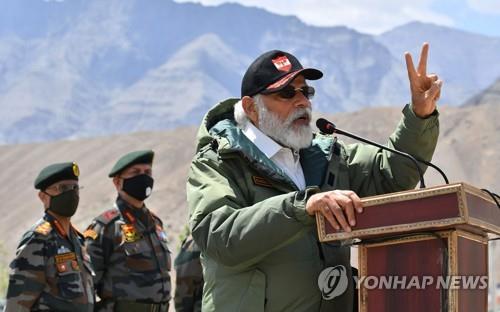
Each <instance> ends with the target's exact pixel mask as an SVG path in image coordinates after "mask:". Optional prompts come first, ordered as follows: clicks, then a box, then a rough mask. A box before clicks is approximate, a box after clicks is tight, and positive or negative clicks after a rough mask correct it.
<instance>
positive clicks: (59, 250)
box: [57, 246, 71, 255]
mask: <svg viewBox="0 0 500 312" xmlns="http://www.w3.org/2000/svg"><path fill="white" fill-rule="evenodd" d="M68 252H71V250H69V248H68V247H66V246H61V247H59V248H57V254H58V255H61V254H65V253H68Z"/></svg>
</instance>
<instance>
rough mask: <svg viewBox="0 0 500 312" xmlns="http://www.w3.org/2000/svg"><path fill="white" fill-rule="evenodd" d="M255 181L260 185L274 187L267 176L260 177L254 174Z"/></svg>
mask: <svg viewBox="0 0 500 312" xmlns="http://www.w3.org/2000/svg"><path fill="white" fill-rule="evenodd" d="M252 180H253V183H254V184H255V185H258V186H264V187H273V185H272V184H271V182H269V181H268V180H266V178H263V177H258V176H252Z"/></svg>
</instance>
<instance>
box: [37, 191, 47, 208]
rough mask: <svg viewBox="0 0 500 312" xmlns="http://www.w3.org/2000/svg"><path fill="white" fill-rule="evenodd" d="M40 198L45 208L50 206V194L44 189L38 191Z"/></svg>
mask: <svg viewBox="0 0 500 312" xmlns="http://www.w3.org/2000/svg"><path fill="white" fill-rule="evenodd" d="M38 198H40V201H41V202H42V203H43V207H44V208H45V209H47V208H49V206H50V196H49V195H47V194H45V193H44V192H42V191H39V192H38Z"/></svg>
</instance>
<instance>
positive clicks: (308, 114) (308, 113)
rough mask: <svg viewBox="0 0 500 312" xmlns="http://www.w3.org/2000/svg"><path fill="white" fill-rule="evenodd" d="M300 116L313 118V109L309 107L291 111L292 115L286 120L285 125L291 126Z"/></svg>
mask: <svg viewBox="0 0 500 312" xmlns="http://www.w3.org/2000/svg"><path fill="white" fill-rule="evenodd" d="M299 118H307V119H309V120H311V119H312V109H311V108H309V107H304V108H297V109H296V110H295V111H293V112H292V113H290V115H289V116H288V117H287V118H286V120H285V121H284V124H285V126H290V125H291V124H292V123H293V122H294V121H295V120H297V119H299Z"/></svg>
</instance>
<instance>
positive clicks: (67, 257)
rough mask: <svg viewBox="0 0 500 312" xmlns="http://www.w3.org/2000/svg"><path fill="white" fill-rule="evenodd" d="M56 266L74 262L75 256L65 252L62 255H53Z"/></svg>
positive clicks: (72, 253)
mask: <svg viewBox="0 0 500 312" xmlns="http://www.w3.org/2000/svg"><path fill="white" fill-rule="evenodd" d="M55 258H56V264H59V263H64V262H66V261H72V260H76V254H75V253H74V252H66V253H63V254H58V255H55Z"/></svg>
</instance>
